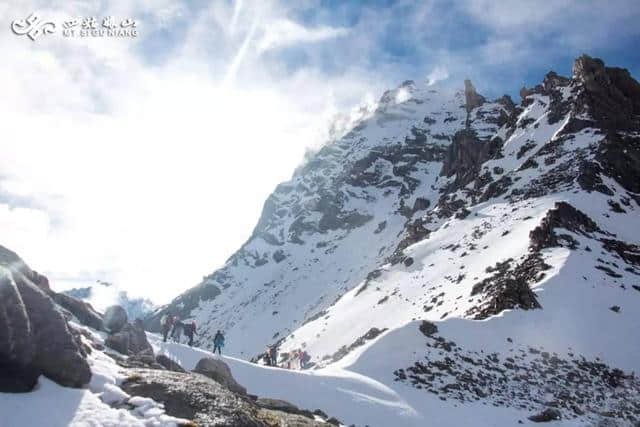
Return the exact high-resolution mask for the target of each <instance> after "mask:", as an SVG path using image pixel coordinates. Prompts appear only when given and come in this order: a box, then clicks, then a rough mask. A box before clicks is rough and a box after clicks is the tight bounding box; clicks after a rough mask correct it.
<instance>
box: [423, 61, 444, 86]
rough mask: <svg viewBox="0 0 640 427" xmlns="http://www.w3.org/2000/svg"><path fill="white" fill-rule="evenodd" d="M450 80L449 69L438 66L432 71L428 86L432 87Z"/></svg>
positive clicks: (428, 78)
mask: <svg viewBox="0 0 640 427" xmlns="http://www.w3.org/2000/svg"><path fill="white" fill-rule="evenodd" d="M448 78H449V71H447V68H446V67H444V66H442V65H438V66H437V67H435V68H434V69H433V70H431V72H430V73H429V75H428V76H427V84H428V85H429V86H432V85H434V84H436V83H438V82H439V81H442V80H446V79H448Z"/></svg>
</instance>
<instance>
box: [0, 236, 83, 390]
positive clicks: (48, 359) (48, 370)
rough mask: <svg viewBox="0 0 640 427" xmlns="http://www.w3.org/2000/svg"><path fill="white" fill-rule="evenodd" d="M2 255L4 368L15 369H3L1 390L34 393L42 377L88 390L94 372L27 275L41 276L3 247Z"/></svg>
mask: <svg viewBox="0 0 640 427" xmlns="http://www.w3.org/2000/svg"><path fill="white" fill-rule="evenodd" d="M0 254H1V256H0V364H2V365H3V367H5V368H10V369H1V370H0V384H1V385H2V386H3V387H4V389H1V390H0V391H10V392H16V391H28V390H30V388H31V387H33V386H34V385H35V379H36V378H37V376H38V375H40V374H43V375H45V376H47V377H48V378H50V379H52V380H54V381H56V382H57V383H59V384H61V385H64V386H69V387H82V386H84V385H85V384H87V383H88V382H89V380H90V379H91V371H90V369H89V365H88V364H87V362H86V360H85V359H84V356H83V353H82V349H81V348H80V347H79V346H78V344H77V342H76V339H75V338H74V336H73V335H72V333H71V331H70V330H69V328H68V326H67V321H66V320H65V318H64V317H63V315H62V314H61V312H60V311H58V310H57V309H56V306H55V304H54V302H53V300H52V299H51V298H49V297H48V296H47V295H46V294H45V293H44V291H42V290H41V289H40V288H39V287H38V286H36V285H35V284H33V282H31V280H30V279H29V278H28V277H27V276H26V275H25V274H23V272H26V273H27V274H28V275H29V277H34V276H35V275H34V274H33V273H32V272H31V270H30V269H29V268H28V267H27V266H26V264H24V262H22V260H20V259H19V258H17V256H16V255H15V254H13V253H12V252H10V251H7V250H5V249H4V248H2V247H0ZM16 258H17V259H16ZM35 277H37V276H35Z"/></svg>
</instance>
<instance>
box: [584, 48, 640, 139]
mask: <svg viewBox="0 0 640 427" xmlns="http://www.w3.org/2000/svg"><path fill="white" fill-rule="evenodd" d="M573 78H574V79H575V80H576V81H577V82H579V83H581V85H582V87H583V88H584V89H585V91H584V93H583V94H581V96H580V101H581V102H579V103H578V107H580V109H579V110H578V112H584V113H589V114H590V115H591V116H592V117H593V118H594V119H595V120H596V121H597V122H598V124H599V125H600V126H601V127H603V128H604V129H608V130H615V131H621V130H626V131H633V130H635V131H637V130H640V84H639V83H638V82H637V81H636V80H634V79H633V77H631V74H630V73H629V71H628V70H626V69H624V68H617V67H605V65H604V62H603V61H602V60H601V59H599V58H591V57H590V56H588V55H582V56H580V57H579V58H578V59H576V61H575V63H574V65H573Z"/></svg>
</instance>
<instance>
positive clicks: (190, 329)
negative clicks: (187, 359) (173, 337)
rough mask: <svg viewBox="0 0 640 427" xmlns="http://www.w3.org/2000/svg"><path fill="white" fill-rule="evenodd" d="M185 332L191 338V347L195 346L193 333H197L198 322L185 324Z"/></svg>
mask: <svg viewBox="0 0 640 427" xmlns="http://www.w3.org/2000/svg"><path fill="white" fill-rule="evenodd" d="M183 329H184V334H185V335H186V337H187V338H189V347H191V346H193V335H194V334H195V333H196V322H195V321H193V322H191V323H187V324H186V325H184V328H183Z"/></svg>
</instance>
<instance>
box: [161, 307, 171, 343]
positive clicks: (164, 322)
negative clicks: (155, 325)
mask: <svg viewBox="0 0 640 427" xmlns="http://www.w3.org/2000/svg"><path fill="white" fill-rule="evenodd" d="M160 326H162V338H163V339H162V341H164V342H167V335H169V331H170V330H171V326H173V316H172V315H171V313H165V314H164V315H163V316H162V318H161V319H160Z"/></svg>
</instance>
